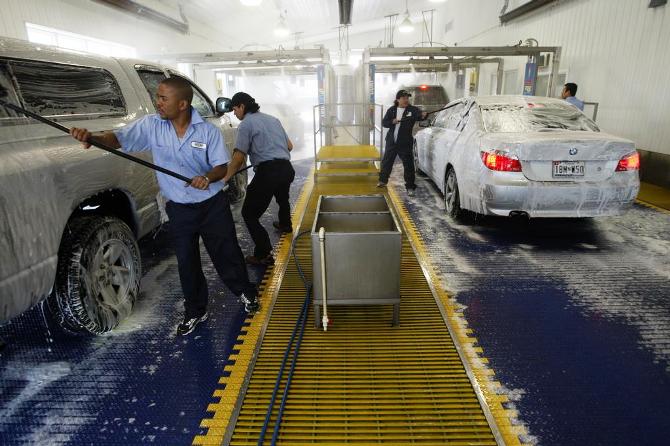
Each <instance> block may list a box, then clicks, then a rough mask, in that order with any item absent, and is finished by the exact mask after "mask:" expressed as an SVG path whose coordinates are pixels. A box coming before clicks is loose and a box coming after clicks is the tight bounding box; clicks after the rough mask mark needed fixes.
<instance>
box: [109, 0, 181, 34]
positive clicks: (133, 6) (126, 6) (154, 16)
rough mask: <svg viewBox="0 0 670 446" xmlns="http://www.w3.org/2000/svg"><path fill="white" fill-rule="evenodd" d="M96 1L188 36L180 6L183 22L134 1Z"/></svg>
mask: <svg viewBox="0 0 670 446" xmlns="http://www.w3.org/2000/svg"><path fill="white" fill-rule="evenodd" d="M96 1H97V2H98V3H104V4H105V5H107V6H112V7H114V8H117V9H121V10H123V11H126V12H130V13H133V14H135V15H137V16H140V17H141V18H144V19H147V20H150V21H152V22H156V23H159V24H161V25H164V26H167V27H170V28H172V29H174V30H176V31H178V32H180V33H182V34H188V31H189V25H188V19H187V18H186V15H185V14H184V11H183V10H182V8H181V5H180V6H179V14H180V15H181V18H182V20H183V22H180V21H179V20H175V19H173V18H172V17H170V16H168V15H166V14H163V13H162V12H158V11H156V10H155V9H151V8H147V7H146V6H144V5H142V4H140V3H137V2H136V1H133V0H96Z"/></svg>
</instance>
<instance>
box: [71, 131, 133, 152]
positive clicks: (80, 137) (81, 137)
mask: <svg viewBox="0 0 670 446" xmlns="http://www.w3.org/2000/svg"><path fill="white" fill-rule="evenodd" d="M70 135H72V137H73V138H74V139H76V140H77V141H81V142H82V143H84V144H83V145H84V148H85V149H88V148H89V147H91V144H90V143H88V142H87V141H88V140H89V138H92V139H94V140H96V141H99V142H101V143H103V144H104V145H106V146H109V147H111V148H113V149H120V148H121V143H120V142H119V140H118V139H116V135H115V134H114V132H97V133H91V132H89V131H88V130H86V129H81V128H77V127H72V128H71V129H70Z"/></svg>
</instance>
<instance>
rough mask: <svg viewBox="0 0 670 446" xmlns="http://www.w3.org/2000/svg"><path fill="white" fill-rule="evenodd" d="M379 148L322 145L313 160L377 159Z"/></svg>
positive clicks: (378, 158) (378, 157)
mask: <svg viewBox="0 0 670 446" xmlns="http://www.w3.org/2000/svg"><path fill="white" fill-rule="evenodd" d="M380 159H381V157H380V154H379V149H378V148H377V147H375V146H366V145H358V146H323V147H321V148H320V149H319V152H318V153H317V155H316V159H315V161H317V162H321V161H379V160H380Z"/></svg>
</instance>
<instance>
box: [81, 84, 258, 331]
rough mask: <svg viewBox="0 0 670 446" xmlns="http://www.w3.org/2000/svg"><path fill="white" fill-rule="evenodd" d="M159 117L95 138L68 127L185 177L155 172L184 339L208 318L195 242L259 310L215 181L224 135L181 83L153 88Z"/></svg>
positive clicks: (248, 306) (223, 159)
mask: <svg viewBox="0 0 670 446" xmlns="http://www.w3.org/2000/svg"><path fill="white" fill-rule="evenodd" d="M156 96H157V102H156V105H157V109H158V114H153V115H147V116H145V117H143V118H141V119H138V120H137V121H134V122H132V123H130V124H128V125H127V126H125V127H123V128H121V129H118V130H115V131H113V132H100V133H96V134H94V135H92V134H91V133H90V132H89V131H88V130H86V129H81V128H72V129H71V130H70V134H71V135H72V136H73V137H74V138H76V139H78V140H79V141H82V142H84V147H85V148H89V147H90V144H89V143H88V142H87V141H88V140H89V138H90V137H93V138H95V139H96V140H98V141H100V142H103V143H105V144H106V145H108V146H111V147H114V148H122V150H123V151H124V152H141V151H146V150H151V152H152V155H153V159H154V162H155V163H156V164H158V165H159V166H161V167H165V168H167V169H169V170H172V171H175V172H178V173H180V174H181V175H184V176H186V177H188V178H192V180H191V182H190V184H184V182H182V181H180V180H178V179H176V178H174V177H172V176H169V175H165V174H163V173H160V172H158V173H157V174H156V176H157V178H158V185H159V186H160V190H161V193H162V194H163V196H165V198H166V200H167V205H166V211H167V214H168V216H169V217H170V232H171V235H172V238H173V241H174V244H175V251H176V255H177V263H178V268H179V279H180V281H181V286H182V290H183V292H184V299H185V300H184V307H185V313H184V321H183V322H182V323H181V324H179V325H178V327H177V334H180V335H186V334H188V333H190V332H192V331H193V330H194V329H195V327H196V325H198V324H199V323H200V322H202V321H204V320H206V319H207V314H208V313H207V303H208V300H209V295H208V290H207V282H206V280H205V275H204V274H203V271H202V265H201V262H200V237H202V239H203V242H204V244H205V248H206V249H207V252H208V253H209V256H210V258H211V259H212V262H213V263H214V267H215V268H216V270H217V272H218V273H219V276H220V277H221V279H222V280H223V282H224V283H225V284H226V286H227V287H228V288H230V290H231V291H232V292H233V293H235V295H237V296H239V297H240V298H241V299H242V301H243V302H244V306H245V310H246V311H248V312H254V311H256V310H257V309H258V303H257V298H256V294H257V290H256V286H255V285H254V284H252V283H251V282H249V276H248V273H247V268H246V265H245V263H244V256H243V254H242V250H241V249H240V246H239V244H238V242H237V234H236V232H235V223H234V222H233V217H232V214H231V212H230V206H229V203H228V199H227V197H226V194H225V193H224V192H223V191H222V189H223V183H222V182H221V181H220V180H221V179H223V177H224V176H225V175H226V173H227V170H228V169H227V166H226V165H227V164H228V163H229V161H230V156H229V155H228V152H227V151H226V149H225V145H224V141H223V135H222V134H221V131H220V130H219V129H218V128H216V127H215V126H214V125H212V124H210V123H208V122H206V121H204V120H203V119H202V117H201V116H200V114H199V113H198V112H197V111H196V110H195V109H194V108H193V107H191V101H192V99H193V89H192V87H191V84H189V83H188V81H186V80H185V79H182V78H180V77H171V78H167V79H164V80H163V81H162V82H161V83H160V84H159V86H158V92H157V95H156Z"/></svg>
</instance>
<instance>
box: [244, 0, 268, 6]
mask: <svg viewBox="0 0 670 446" xmlns="http://www.w3.org/2000/svg"><path fill="white" fill-rule="evenodd" d="M240 3H242V4H243V5H244V6H259V5H260V4H261V3H263V0H240Z"/></svg>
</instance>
